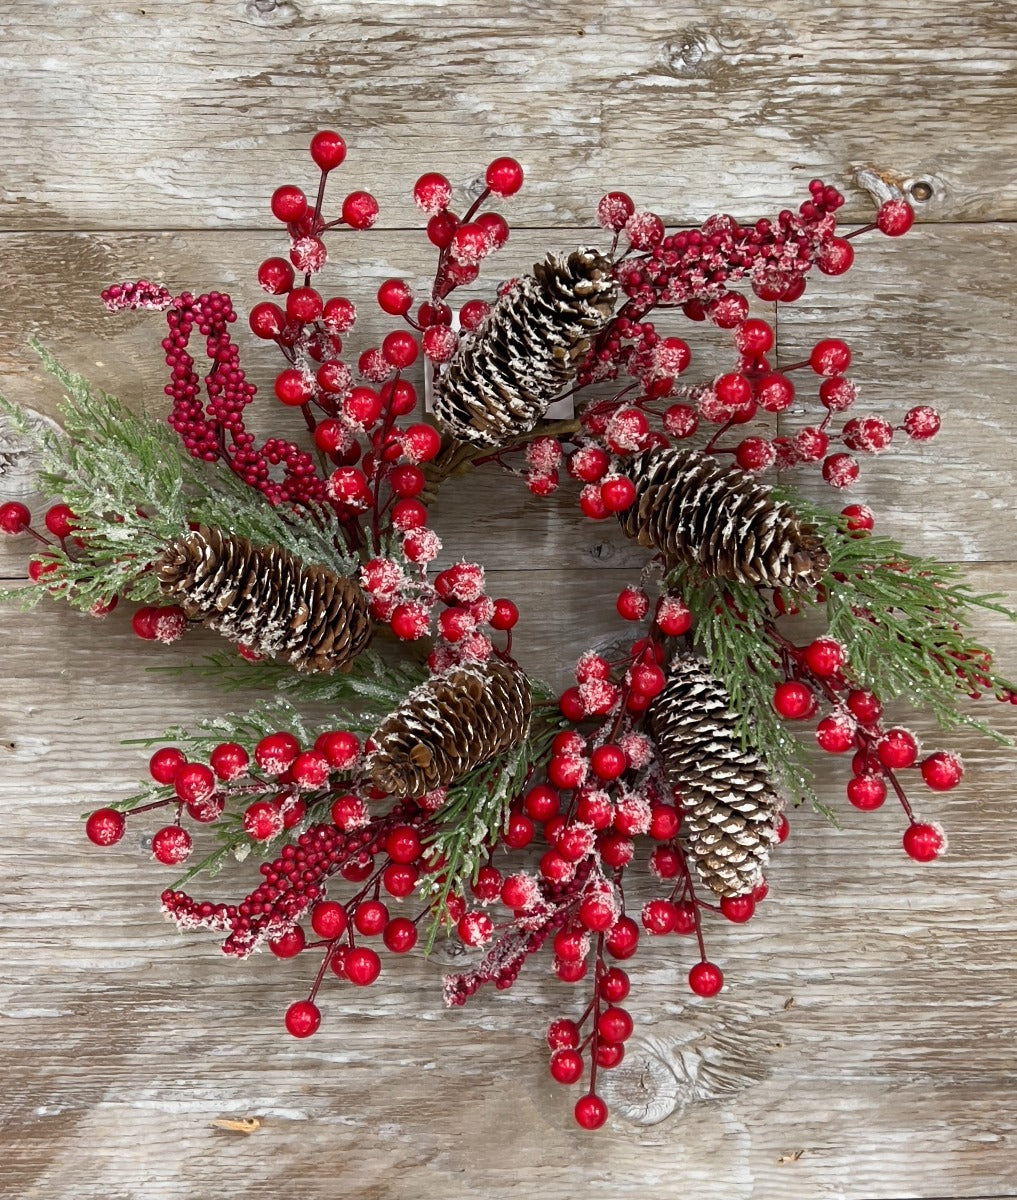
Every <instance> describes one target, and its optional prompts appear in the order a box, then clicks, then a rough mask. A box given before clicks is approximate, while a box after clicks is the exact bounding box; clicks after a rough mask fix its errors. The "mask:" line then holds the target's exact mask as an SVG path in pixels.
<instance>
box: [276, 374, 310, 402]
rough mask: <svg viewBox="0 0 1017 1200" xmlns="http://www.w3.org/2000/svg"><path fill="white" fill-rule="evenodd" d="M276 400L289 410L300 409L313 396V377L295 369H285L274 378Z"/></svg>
mask: <svg viewBox="0 0 1017 1200" xmlns="http://www.w3.org/2000/svg"><path fill="white" fill-rule="evenodd" d="M274 390H275V394H276V399H278V400H279V402H280V403H281V404H285V405H287V406H288V407H289V408H300V406H301V405H302V404H306V403H307V402H308V401H309V400H310V399H311V397H312V396H313V395H314V377H313V376H312V375H311V374H309V373H307V372H304V371H299V370H297V368H296V367H287V368H286V369H285V370H284V371H280V372H279V374H278V375H277V376H276V377H275V385H274Z"/></svg>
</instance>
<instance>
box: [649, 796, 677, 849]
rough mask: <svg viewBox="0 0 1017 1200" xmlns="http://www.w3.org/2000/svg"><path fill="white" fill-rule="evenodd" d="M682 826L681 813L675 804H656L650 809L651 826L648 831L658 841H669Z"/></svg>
mask: <svg viewBox="0 0 1017 1200" xmlns="http://www.w3.org/2000/svg"><path fill="white" fill-rule="evenodd" d="M680 826H681V814H680V813H679V812H678V810H677V809H676V808H675V807H674V805H673V804H655V805H654V806H653V807H652V808H651V809H650V828H649V829H648V830H647V831H646V832H647V833H648V834H649V835H650V837H652V838H654V839H655V840H656V841H658V842H666V841H669V840H670V839H671V838H673V837H674V835H675V834H676V833H677V832H678V830H679V828H680Z"/></svg>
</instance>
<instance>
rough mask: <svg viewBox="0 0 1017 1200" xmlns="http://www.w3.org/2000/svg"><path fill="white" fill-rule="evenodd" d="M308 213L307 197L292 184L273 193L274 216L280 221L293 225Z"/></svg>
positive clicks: (278, 188)
mask: <svg viewBox="0 0 1017 1200" xmlns="http://www.w3.org/2000/svg"><path fill="white" fill-rule="evenodd" d="M305 212H307V197H306V196H305V195H304V193H303V192H302V191H301V190H300V188H298V187H296V186H294V185H293V184H291V183H285V184H283V186H282V187H277V188H276V189H275V191H274V192H273V193H272V215H273V216H274V217H275V218H276V220H278V221H282V222H284V223H285V224H291V223H292V222H294V221H299V220H300V218H301V217H302V216H303V215H304V213H305Z"/></svg>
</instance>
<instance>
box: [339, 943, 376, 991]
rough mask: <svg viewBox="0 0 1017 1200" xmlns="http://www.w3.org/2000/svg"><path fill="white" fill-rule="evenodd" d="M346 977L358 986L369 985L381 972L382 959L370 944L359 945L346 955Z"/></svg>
mask: <svg viewBox="0 0 1017 1200" xmlns="http://www.w3.org/2000/svg"><path fill="white" fill-rule="evenodd" d="M345 968H346V978H347V979H349V981H350V983H354V984H356V985H357V987H368V986H369V985H370V984H372V983H374V981H375V980H376V979H377V978H378V976H379V975H380V974H381V959H380V958H379V957H378V955H377V953H376V952H375V951H374V950H372V949H371V948H370V946H357V948H356V949H355V950H351V951H350V952H349V953H348V954H347V955H346V962H345Z"/></svg>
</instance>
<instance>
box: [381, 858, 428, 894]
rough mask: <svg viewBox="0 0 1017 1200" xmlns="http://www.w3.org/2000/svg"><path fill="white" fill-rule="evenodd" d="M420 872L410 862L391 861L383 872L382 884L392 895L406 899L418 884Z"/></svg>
mask: <svg viewBox="0 0 1017 1200" xmlns="http://www.w3.org/2000/svg"><path fill="white" fill-rule="evenodd" d="M419 878H420V872H419V871H418V870H417V868H416V867H414V866H411V865H410V864H409V863H389V864H388V866H387V867H386V868H385V869H384V871H382V873H381V886H382V887H383V888H384V889H385V891H386V892H388V894H389V895H390V896H394V897H395V898H396V899H397V900H404V899H405V898H406V897H407V896H408V895H409V894H410V893H411V892H412V891H413V889H414V888H415V887H416V886H417V880H418V879H419Z"/></svg>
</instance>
